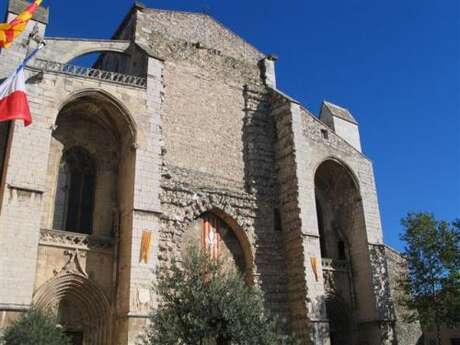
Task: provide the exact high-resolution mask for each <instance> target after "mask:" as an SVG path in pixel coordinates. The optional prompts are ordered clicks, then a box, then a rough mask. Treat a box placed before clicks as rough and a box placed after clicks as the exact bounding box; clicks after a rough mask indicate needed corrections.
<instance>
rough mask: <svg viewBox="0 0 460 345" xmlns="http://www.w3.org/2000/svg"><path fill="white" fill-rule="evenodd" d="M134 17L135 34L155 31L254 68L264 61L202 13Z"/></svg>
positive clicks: (152, 11)
mask: <svg viewBox="0 0 460 345" xmlns="http://www.w3.org/2000/svg"><path fill="white" fill-rule="evenodd" d="M137 15H138V34H141V35H150V34H152V33H155V32H156V33H159V34H163V35H165V36H168V37H171V38H172V39H173V40H178V41H185V42H190V43H199V44H200V45H202V46H203V47H208V48H213V49H216V50H218V51H219V52H220V53H221V54H222V55H225V56H229V57H232V58H234V59H235V60H240V61H245V62H247V63H250V64H254V65H255V64H257V63H258V62H259V61H260V60H261V59H262V58H264V54H263V53H261V52H260V51H258V50H257V49H256V48H254V47H253V46H252V45H250V44H249V43H248V42H246V41H245V40H243V39H242V38H241V37H239V36H237V35H236V34H234V33H233V32H231V31H230V30H229V29H227V28H225V27H224V26H223V25H222V24H220V23H219V22H217V21H216V20H215V19H214V18H212V17H210V16H208V15H206V14H201V13H190V12H180V11H167V10H159V9H143V10H141V11H139V12H138V14H137Z"/></svg>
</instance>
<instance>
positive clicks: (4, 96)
mask: <svg viewBox="0 0 460 345" xmlns="http://www.w3.org/2000/svg"><path fill="white" fill-rule="evenodd" d="M11 120H24V126H26V127H27V126H28V125H30V124H31V123H32V116H31V115H30V109H29V104H28V103H27V95H26V83H25V79H24V64H21V66H19V68H18V69H17V70H16V73H14V74H13V75H11V76H10V77H9V78H8V79H6V80H5V81H4V82H3V83H2V84H1V85H0V121H11Z"/></svg>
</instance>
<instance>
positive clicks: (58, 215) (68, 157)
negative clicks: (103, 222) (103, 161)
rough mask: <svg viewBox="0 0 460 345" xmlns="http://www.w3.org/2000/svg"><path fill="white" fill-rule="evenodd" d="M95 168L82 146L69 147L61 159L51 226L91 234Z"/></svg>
mask: <svg viewBox="0 0 460 345" xmlns="http://www.w3.org/2000/svg"><path fill="white" fill-rule="evenodd" d="M95 178H96V169H95V166H94V162H93V160H92V159H91V156H90V155H89V153H88V152H86V151H85V150H84V149H82V148H78V147H75V148H72V149H70V150H68V151H67V152H66V153H65V154H64V156H63V159H62V162H61V165H60V168H59V176H58V183H57V190H56V199H55V212H54V228H55V229H58V230H66V231H72V232H79V233H84V234H90V233H91V232H92V223H93V206H94V205H93V204H94V190H95Z"/></svg>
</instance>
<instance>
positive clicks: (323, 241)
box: [316, 199, 327, 258]
mask: <svg viewBox="0 0 460 345" xmlns="http://www.w3.org/2000/svg"><path fill="white" fill-rule="evenodd" d="M316 217H317V219H318V233H319V245H320V250H321V257H322V258H327V249H326V238H325V231H324V220H323V212H322V210H321V205H320V203H319V200H318V199H316Z"/></svg>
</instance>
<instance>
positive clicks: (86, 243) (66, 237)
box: [40, 229, 113, 251]
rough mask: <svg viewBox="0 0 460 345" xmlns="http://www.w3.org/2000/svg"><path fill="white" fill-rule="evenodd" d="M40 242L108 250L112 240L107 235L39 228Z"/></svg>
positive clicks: (67, 246)
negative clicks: (98, 235) (99, 235)
mask: <svg viewBox="0 0 460 345" xmlns="http://www.w3.org/2000/svg"><path fill="white" fill-rule="evenodd" d="M40 244H41V245H44V246H53V247H61V248H68V249H79V250H86V251H88V250H99V251H109V250H111V249H112V247H113V240H112V239H111V238H107V237H95V236H91V235H85V234H78V233H75V232H69V231H60V230H48V229H41V230H40Z"/></svg>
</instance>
